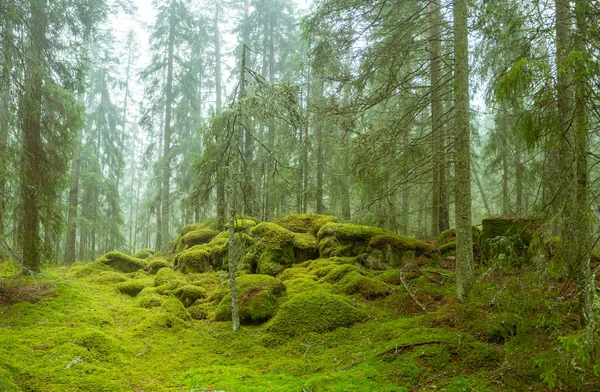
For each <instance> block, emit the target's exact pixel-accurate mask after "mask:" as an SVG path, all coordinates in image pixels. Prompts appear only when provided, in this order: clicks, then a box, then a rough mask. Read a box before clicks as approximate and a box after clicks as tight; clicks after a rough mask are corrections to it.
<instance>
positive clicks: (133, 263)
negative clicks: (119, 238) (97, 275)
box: [94, 252, 146, 272]
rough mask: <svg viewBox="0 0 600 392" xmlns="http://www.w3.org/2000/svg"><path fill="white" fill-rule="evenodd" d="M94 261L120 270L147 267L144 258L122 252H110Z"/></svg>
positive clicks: (131, 270) (133, 270) (130, 270)
mask: <svg viewBox="0 0 600 392" xmlns="http://www.w3.org/2000/svg"><path fill="white" fill-rule="evenodd" d="M94 263H98V264H102V265H105V266H107V267H110V268H112V269H114V270H117V271H120V272H135V271H139V270H141V269H144V267H146V262H145V261H144V260H142V259H136V258H135V257H131V256H128V255H126V254H124V253H121V252H108V253H107V254H105V255H104V256H102V257H100V258H98V259H96V260H95V261H94Z"/></svg>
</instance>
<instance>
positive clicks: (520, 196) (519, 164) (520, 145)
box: [515, 131, 523, 216]
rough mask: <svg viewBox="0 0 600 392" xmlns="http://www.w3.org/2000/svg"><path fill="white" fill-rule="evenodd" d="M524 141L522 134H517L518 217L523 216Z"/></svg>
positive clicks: (516, 209)
mask: <svg viewBox="0 0 600 392" xmlns="http://www.w3.org/2000/svg"><path fill="white" fill-rule="evenodd" d="M522 149H523V141H522V139H521V134H520V133H519V132H518V131H517V132H515V194H516V195H515V196H516V199H515V204H516V206H515V211H516V214H517V216H522V215H523V162H521V150H522Z"/></svg>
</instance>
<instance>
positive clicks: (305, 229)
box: [276, 214, 339, 237]
mask: <svg viewBox="0 0 600 392" xmlns="http://www.w3.org/2000/svg"><path fill="white" fill-rule="evenodd" d="M276 223H277V224H279V225H280V226H282V227H284V228H286V229H287V230H289V231H292V232H294V233H307V234H310V235H312V236H313V237H316V236H317V233H318V232H319V230H320V229H321V227H323V226H324V225H325V224H327V223H339V220H338V219H337V218H336V217H335V216H333V215H318V214H291V215H288V216H286V217H284V218H281V219H279V220H278V221H277V222H276Z"/></svg>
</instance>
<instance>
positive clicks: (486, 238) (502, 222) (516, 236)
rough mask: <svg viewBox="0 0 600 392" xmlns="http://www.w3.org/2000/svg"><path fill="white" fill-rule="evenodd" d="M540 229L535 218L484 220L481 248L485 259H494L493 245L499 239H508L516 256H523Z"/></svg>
mask: <svg viewBox="0 0 600 392" xmlns="http://www.w3.org/2000/svg"><path fill="white" fill-rule="evenodd" d="M539 229H540V226H539V224H538V223H537V222H536V221H535V219H533V218H518V217H508V216H496V217H489V218H485V219H483V221H482V230H481V248H482V252H483V257H484V259H490V258H492V257H494V254H492V253H494V252H493V248H494V247H493V246H492V244H493V242H494V240H495V239H497V238H498V237H505V238H507V239H508V240H509V241H510V242H511V243H512V247H513V248H514V250H515V252H516V254H517V255H520V256H523V255H524V254H525V252H526V249H527V247H528V246H529V243H530V242H531V239H532V237H533V234H534V233H535V232H536V231H538V230H539Z"/></svg>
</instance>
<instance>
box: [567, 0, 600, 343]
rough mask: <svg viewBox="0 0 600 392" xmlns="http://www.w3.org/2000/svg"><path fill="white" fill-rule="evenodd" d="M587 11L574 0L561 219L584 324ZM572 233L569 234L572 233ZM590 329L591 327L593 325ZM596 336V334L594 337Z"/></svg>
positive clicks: (588, 298) (587, 318)
mask: <svg viewBox="0 0 600 392" xmlns="http://www.w3.org/2000/svg"><path fill="white" fill-rule="evenodd" d="M588 12H589V1H588V0H577V1H576V2H575V17H576V18H575V19H576V25H577V31H576V34H575V37H574V40H573V42H574V46H575V48H574V49H575V50H576V51H577V52H579V53H582V54H583V60H581V59H580V60H579V61H578V62H577V63H576V65H575V71H576V77H575V113H574V116H575V119H574V127H572V128H573V131H572V132H573V140H574V143H573V153H574V160H575V173H574V177H573V187H574V189H575V192H572V193H571V195H570V196H571V198H572V201H571V202H570V203H569V204H570V205H571V206H572V209H567V213H569V212H570V213H571V214H569V215H571V216H565V217H564V218H563V219H565V220H566V219H569V220H570V222H565V221H563V222H564V224H565V225H566V226H569V225H572V226H573V227H572V228H569V230H568V232H569V234H570V235H569V237H570V238H568V239H569V243H570V244H572V245H573V250H572V252H570V256H571V258H570V260H571V262H572V264H573V266H572V271H573V274H574V281H575V283H576V284H577V287H578V288H579V304H580V312H581V321H582V324H583V325H589V326H592V327H593V326H594V324H595V322H596V315H595V311H594V297H595V295H594V294H595V291H596V289H595V284H594V275H593V274H592V273H591V269H590V251H591V247H590V239H591V238H590V237H591V236H590V234H591V227H590V205H589V197H588V184H589V180H588V163H587V151H588V120H587V113H586V110H587V101H588V80H587V77H586V74H585V72H586V68H585V63H584V61H585V60H587V57H588V56H587V50H586V49H587V48H586V45H585V40H586V37H587V34H588ZM571 233H572V234H571ZM592 329H593V328H592ZM596 339H597V338H596Z"/></svg>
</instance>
